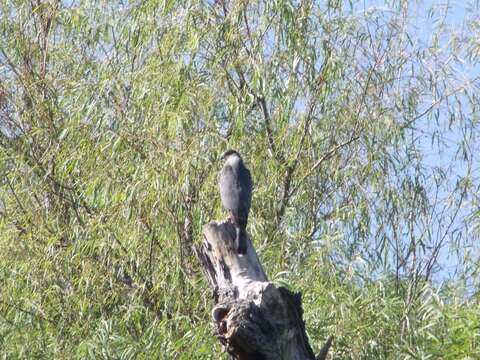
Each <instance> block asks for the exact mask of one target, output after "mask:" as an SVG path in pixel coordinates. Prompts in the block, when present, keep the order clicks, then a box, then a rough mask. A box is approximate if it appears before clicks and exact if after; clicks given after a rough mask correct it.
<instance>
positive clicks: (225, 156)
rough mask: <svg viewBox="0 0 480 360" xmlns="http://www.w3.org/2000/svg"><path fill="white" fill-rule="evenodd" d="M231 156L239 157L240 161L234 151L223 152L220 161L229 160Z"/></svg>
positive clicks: (238, 155)
mask: <svg viewBox="0 0 480 360" xmlns="http://www.w3.org/2000/svg"><path fill="white" fill-rule="evenodd" d="M232 156H236V157H239V158H240V159H241V158H242V157H241V156H240V154H239V153H238V152H236V151H235V150H231V149H230V150H227V151H225V152H224V153H223V154H222V156H221V158H220V159H222V160H227V159H228V158H230V157H232Z"/></svg>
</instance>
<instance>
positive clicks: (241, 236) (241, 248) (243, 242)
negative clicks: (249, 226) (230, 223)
mask: <svg viewBox="0 0 480 360" xmlns="http://www.w3.org/2000/svg"><path fill="white" fill-rule="evenodd" d="M235 231H236V236H235V247H236V248H237V252H238V253H239V254H242V255H244V254H246V253H247V231H246V230H245V228H244V227H243V226H239V227H237V228H235Z"/></svg>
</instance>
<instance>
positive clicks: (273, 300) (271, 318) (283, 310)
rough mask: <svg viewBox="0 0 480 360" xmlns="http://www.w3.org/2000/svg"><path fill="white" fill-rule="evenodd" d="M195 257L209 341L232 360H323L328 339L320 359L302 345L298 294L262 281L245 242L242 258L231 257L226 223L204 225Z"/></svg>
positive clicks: (230, 231)
mask: <svg viewBox="0 0 480 360" xmlns="http://www.w3.org/2000/svg"><path fill="white" fill-rule="evenodd" d="M203 235H204V241H203V244H202V246H200V247H197V248H195V252H196V254H197V256H198V258H199V259H200V261H201V263H202V267H203V270H204V274H205V276H206V278H207V281H208V284H209V286H210V288H211V289H212V290H213V295H214V302H215V306H214V308H213V310H212V317H213V321H214V325H215V335H216V336H217V337H218V339H219V340H220V342H221V343H222V344H223V346H224V348H225V349H226V351H227V352H228V353H229V354H230V355H231V356H232V358H233V359H235V360H315V359H317V360H320V359H325V358H326V355H327V351H328V348H329V347H330V343H331V339H329V340H328V341H327V343H326V344H325V346H324V347H323V349H322V351H321V352H320V355H319V356H318V357H317V358H315V355H314V353H313V351H312V348H311V347H310V345H309V343H308V338H307V335H306V332H305V323H304V321H303V318H302V315H303V310H302V304H301V296H300V294H294V293H292V292H291V291H289V290H287V289H285V288H283V287H276V286H275V285H274V284H273V283H271V282H269V281H268V278H267V276H266V275H265V272H264V271H263V268H262V265H261V264H260V261H259V259H258V257H257V253H256V252H255V249H254V248H253V246H252V243H251V241H250V239H248V250H247V253H246V254H245V255H239V254H238V253H237V252H236V251H235V247H234V238H235V229H234V227H233V225H232V224H231V223H230V222H220V223H219V222H215V221H213V222H210V223H209V224H207V225H205V226H204V228H203Z"/></svg>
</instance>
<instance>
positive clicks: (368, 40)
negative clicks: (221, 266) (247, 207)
mask: <svg viewBox="0 0 480 360" xmlns="http://www.w3.org/2000/svg"><path fill="white" fill-rule="evenodd" d="M427 10H428V9H426V6H424V5H422V4H421V3H417V2H414V1H410V2H409V1H399V2H390V1H387V2H385V4H383V5H382V6H375V5H374V3H373V2H372V4H371V5H368V4H367V5H365V4H364V2H356V1H351V2H348V3H347V2H344V1H325V2H320V1H319V2H315V1H285V0H278V1H222V0H221V1H211V2H209V1H176V2H174V1H153V0H152V1H149V0H146V1H130V2H94V1H86V2H76V1H72V2H69V1H37V0H32V1H8V0H7V1H4V2H3V3H2V7H1V8H0V42H1V44H0V45H1V46H0V66H1V68H0V120H1V124H2V125H1V126H2V136H1V137H0V149H1V151H0V159H1V161H0V172H1V174H2V176H1V177H0V179H1V180H0V212H1V215H2V216H1V219H0V229H1V232H0V234H1V235H0V254H1V255H0V265H1V266H0V279H1V284H2V291H1V294H0V335H1V336H0V339H1V340H0V341H1V346H0V348H1V349H2V350H1V352H2V355H4V356H6V357H14V358H15V357H18V358H21V357H23V358H25V357H27V358H28V357H30V358H31V357H73V356H77V357H79V358H88V357H90V358H102V357H103V358H111V357H123V358H135V357H137V358H152V357H160V358H162V357H165V358H184V359H191V358H199V359H200V358H205V359H206V358H210V357H211V356H212V354H214V353H216V352H217V351H216V350H218V349H216V350H215V351H214V350H213V349H215V347H216V346H218V345H216V341H215V339H213V338H212V337H211V331H210V327H209V321H210V315H209V309H210V307H211V304H210V303H209V301H208V299H205V296H204V294H205V292H206V284H205V283H204V281H203V279H202V277H201V276H200V274H199V271H198V269H199V264H198V262H197V260H196V258H195V257H194V256H193V254H192V251H191V246H192V244H193V243H195V242H197V241H198V240H199V239H200V238H201V229H202V225H203V224H205V223H207V222H209V221H210V220H212V219H219V218H221V217H222V216H223V214H222V210H221V206H220V202H219V196H218V193H217V190H216V181H217V171H218V170H219V167H220V164H219V163H218V161H217V159H218V156H219V155H220V154H221V152H222V151H223V150H224V149H226V148H227V147H228V148H236V149H237V150H239V151H240V152H241V153H242V154H243V156H244V158H245V159H246V161H247V162H248V164H249V166H250V168H251V170H252V173H253V178H254V184H255V190H254V195H253V207H252V212H251V220H250V223H249V234H250V235H251V238H252V240H253V241H254V243H255V246H256V248H257V250H258V253H259V256H260V257H261V259H262V262H263V264H264V265H265V270H266V272H267V273H268V274H269V276H270V278H272V279H274V280H275V281H277V282H279V283H281V284H283V285H284V286H290V287H292V288H293V289H294V290H301V291H302V292H303V294H304V300H305V303H304V308H305V317H306V323H307V332H308V333H309V335H310V337H311V344H312V345H313V347H314V352H316V353H317V352H318V351H317V350H318V349H319V348H320V347H321V344H323V342H324V341H325V339H326V338H327V336H328V335H331V334H333V335H335V339H336V340H335V342H334V344H333V347H332V353H331V354H332V356H333V357H334V358H335V357H338V358H362V357H370V358H371V357H377V358H379V357H380V358H388V357H391V356H394V355H395V356H398V354H402V355H404V356H412V357H415V356H416V357H421V356H426V355H430V356H431V355H432V354H433V355H435V354H437V355H439V354H442V356H451V358H458V357H459V356H461V355H465V356H466V355H470V356H472V354H473V355H478V343H475V341H478V340H475V336H474V333H475V331H477V332H478V328H477V330H474V329H475V328H476V327H475V326H476V325H475V322H476V320H475V319H478V310H475V309H476V308H475V307H473V306H469V304H470V303H469V302H468V301H470V302H471V301H474V298H468V296H470V295H472V294H473V293H474V292H475V291H476V290H477V289H478V245H476V243H478V241H476V240H477V238H478V211H477V212H475V211H476V210H475V209H476V208H477V207H478V185H479V183H478V165H475V163H474V154H475V152H476V150H478V141H477V137H478V131H479V130H478V86H479V80H478V77H477V76H478V60H479V44H478V35H479V27H478V19H475V14H477V13H478V11H479V9H478V4H475V2H472V4H467V5H465V11H464V12H463V13H461V15H459V13H460V11H459V10H458V9H456V11H455V15H456V17H454V20H455V21H457V22H459V21H461V22H462V24H463V26H462V27H459V26H457V27H452V26H451V25H452V23H451V22H450V19H452V18H451V17H450V16H449V11H450V10H449V9H448V8H442V7H438V8H432V9H430V10H429V11H427ZM421 19H424V22H425V23H424V24H423V25H419V21H420V20H421ZM419 29H420V30H422V29H424V30H425V29H426V30H428V33H427V32H425V31H424V32H422V31H420V30H419ZM437 153H438V154H442V155H441V156H440V155H437ZM476 166H477V167H476ZM452 267H453V269H452ZM445 269H447V270H445ZM450 276H451V279H450ZM447 278H448V279H449V280H451V282H450V287H449V288H447V287H440V284H441V283H442V282H443V281H445V280H446V279H447ZM440 289H448V291H446V290H445V291H443V292H442V291H440ZM462 289H465V290H463V293H461V292H462ZM445 299H448V300H449V301H448V302H444V301H445ZM467 300H468V301H467ZM465 301H467V302H465ZM464 302H465V303H464ZM447 303H448V305H445V304H447ZM475 311H476V313H475ZM460 313H462V314H466V315H465V316H464V317H458V316H456V315H458V314H460ZM449 314H450V315H452V316H450V315H449ZM458 319H461V320H458ZM445 324H448V326H445ZM448 328H455V329H458V333H456V334H455V338H454V337H453V335H451V334H450V333H449V332H448ZM432 339H433V340H432ZM459 343H460V344H461V345H458V344H459ZM445 348H447V349H448V350H447V351H444V350H445ZM476 349H477V350H476ZM475 351H476V353H475ZM445 354H447V355H445ZM439 356H440V355H439ZM395 358H397V357H395Z"/></svg>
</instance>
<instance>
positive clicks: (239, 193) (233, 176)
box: [219, 150, 252, 254]
mask: <svg viewBox="0 0 480 360" xmlns="http://www.w3.org/2000/svg"><path fill="white" fill-rule="evenodd" d="M222 159H223V160H225V164H224V165H223V168H222V171H221V172H220V181H219V188H220V198H221V199H222V204H223V207H224V208H225V209H227V210H228V211H229V212H230V219H231V221H232V223H233V225H234V226H235V247H236V250H237V252H238V253H239V254H245V253H246V252H247V231H246V227H247V222H248V213H249V211H250V205H251V202H252V177H251V175H250V171H249V170H248V169H247V168H246V167H245V165H244V164H243V160H242V157H241V156H240V154H239V153H238V152H236V151H235V150H228V151H226V152H225V153H224V154H223V155H222Z"/></svg>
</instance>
